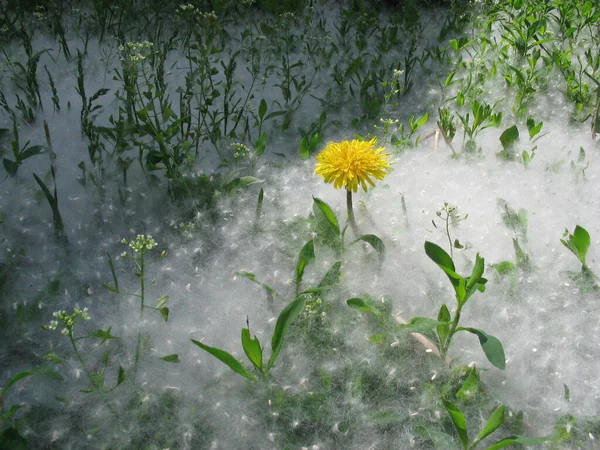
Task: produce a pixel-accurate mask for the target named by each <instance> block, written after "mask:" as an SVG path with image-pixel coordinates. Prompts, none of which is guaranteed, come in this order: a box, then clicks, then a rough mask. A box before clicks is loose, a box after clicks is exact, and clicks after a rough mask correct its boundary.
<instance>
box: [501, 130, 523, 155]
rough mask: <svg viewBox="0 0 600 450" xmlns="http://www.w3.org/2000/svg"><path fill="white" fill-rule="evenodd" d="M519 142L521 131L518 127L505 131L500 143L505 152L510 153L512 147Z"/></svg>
mask: <svg viewBox="0 0 600 450" xmlns="http://www.w3.org/2000/svg"><path fill="white" fill-rule="evenodd" d="M518 142H519V129H518V128H517V126H516V125H513V126H512V127H510V128H507V129H506V130H504V132H503V133H502V134H501V135H500V143H501V144H502V148H504V150H506V151H509V150H511V149H512V147H513V146H514V145H515V144H517V143H518Z"/></svg>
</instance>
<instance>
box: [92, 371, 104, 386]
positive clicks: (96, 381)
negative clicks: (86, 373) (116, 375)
mask: <svg viewBox="0 0 600 450" xmlns="http://www.w3.org/2000/svg"><path fill="white" fill-rule="evenodd" d="M90 381H91V382H92V386H94V388H96V389H102V388H103V387H104V373H102V372H95V373H91V374H90Z"/></svg>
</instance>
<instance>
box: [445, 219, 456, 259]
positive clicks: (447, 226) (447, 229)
mask: <svg viewBox="0 0 600 450" xmlns="http://www.w3.org/2000/svg"><path fill="white" fill-rule="evenodd" d="M446 236H448V244H449V246H450V258H453V257H454V255H453V254H452V238H451V237H450V214H449V213H448V212H446Z"/></svg>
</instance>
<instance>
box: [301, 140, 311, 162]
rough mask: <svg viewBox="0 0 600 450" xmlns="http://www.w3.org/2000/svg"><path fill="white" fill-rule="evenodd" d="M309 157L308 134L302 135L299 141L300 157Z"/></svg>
mask: <svg viewBox="0 0 600 450" xmlns="http://www.w3.org/2000/svg"><path fill="white" fill-rule="evenodd" d="M309 157H310V144H309V142H308V136H307V135H305V136H302V140H301V141H300V158H302V159H308V158H309Z"/></svg>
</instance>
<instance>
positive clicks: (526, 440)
mask: <svg viewBox="0 0 600 450" xmlns="http://www.w3.org/2000/svg"><path fill="white" fill-rule="evenodd" d="M550 439H552V438H551V437H539V438H530V437H526V436H510V437H507V438H504V439H502V440H501V441H498V442H496V443H495V444H494V445H492V446H491V447H488V448H487V449H486V450H497V449H499V448H504V447H508V446H509V445H514V444H521V445H537V444H541V443H542V442H546V441H549V440H550Z"/></svg>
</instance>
